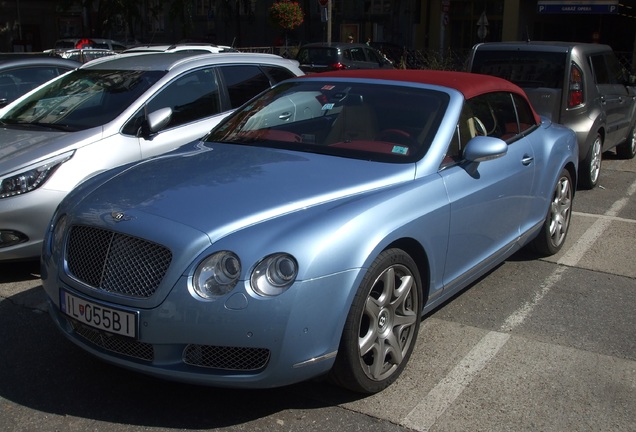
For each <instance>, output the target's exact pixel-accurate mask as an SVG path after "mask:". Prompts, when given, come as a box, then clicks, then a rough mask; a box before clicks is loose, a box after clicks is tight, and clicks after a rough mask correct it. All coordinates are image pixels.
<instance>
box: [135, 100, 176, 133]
mask: <svg viewBox="0 0 636 432" xmlns="http://www.w3.org/2000/svg"><path fill="white" fill-rule="evenodd" d="M171 119H172V108H169V107H167V108H160V109H158V110H157V111H153V112H151V113H150V114H148V117H147V118H146V120H145V121H144V123H143V124H142V126H141V136H142V137H143V138H145V139H149V138H151V137H152V136H153V135H155V134H156V133H157V132H159V131H160V130H161V129H163V128H165V127H166V126H167V125H168V123H170V120H171Z"/></svg>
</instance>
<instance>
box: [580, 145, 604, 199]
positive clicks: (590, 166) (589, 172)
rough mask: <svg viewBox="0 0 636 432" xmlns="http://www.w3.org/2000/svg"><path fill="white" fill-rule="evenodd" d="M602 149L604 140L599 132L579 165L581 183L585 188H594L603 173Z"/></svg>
mask: <svg viewBox="0 0 636 432" xmlns="http://www.w3.org/2000/svg"><path fill="white" fill-rule="evenodd" d="M602 149H603V140H602V139H601V136H600V135H598V134H597V135H596V138H595V139H594V142H593V143H592V145H591V146H590V149H589V150H588V152H587V156H586V157H585V159H584V160H583V161H582V162H581V166H580V167H579V177H580V185H581V187H582V188H583V189H592V188H594V187H596V185H597V184H598V178H599V176H600V175H601V154H602Z"/></svg>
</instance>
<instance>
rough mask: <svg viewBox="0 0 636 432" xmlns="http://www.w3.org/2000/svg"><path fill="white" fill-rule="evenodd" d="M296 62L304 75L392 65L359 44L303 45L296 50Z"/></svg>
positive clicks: (373, 49) (383, 57) (391, 67)
mask: <svg viewBox="0 0 636 432" xmlns="http://www.w3.org/2000/svg"><path fill="white" fill-rule="evenodd" d="M296 60H298V62H299V63H300V68H301V69H302V70H303V72H305V73H310V72H326V71H334V70H344V69H393V64H392V63H391V62H390V61H389V60H388V59H387V58H386V57H385V56H384V55H383V54H382V53H381V52H379V51H378V50H376V49H375V48H373V47H370V46H368V45H366V44H359V43H347V42H331V43H311V44H307V45H303V46H302V47H300V49H299V50H298V54H297V55H296Z"/></svg>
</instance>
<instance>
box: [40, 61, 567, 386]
mask: <svg viewBox="0 0 636 432" xmlns="http://www.w3.org/2000/svg"><path fill="white" fill-rule="evenodd" d="M487 107H490V108H491V109H492V110H488V111H487V112H485V113H484V114H486V115H488V116H490V115H492V116H496V120H497V127H495V128H493V127H492V125H491V124H489V120H491V121H493V120H492V119H487V118H484V119H483V121H482V120H479V119H478V118H477V115H479V114H478V113H480V112H482V109H483V108H487ZM486 135H487V136H486ZM577 163H578V154H577V145H576V137H575V135H574V132H573V131H572V130H570V129H567V128H565V127H562V126H559V125H556V124H552V123H551V122H549V121H547V120H544V121H540V119H539V117H538V115H537V114H536V113H535V112H534V110H533V109H532V107H531V105H530V103H529V102H528V99H527V98H526V96H525V94H524V92H523V91H522V90H521V89H520V88H519V87H517V86H516V85H514V84H511V83H509V82H508V81H505V80H502V79H499V78H496V77H484V76H483V75H473V74H467V73H462V72H441V71H425V70H393V71H370V70H368V71H341V72H327V73H325V74H311V75H308V76H306V77H301V78H294V79H290V80H288V81H286V82H283V83H280V84H278V85H276V86H275V87H274V88H273V89H271V90H269V91H267V92H265V93H263V94H261V95H260V96H258V97H257V98H256V99H253V100H251V101H250V102H249V103H248V104H246V105H243V107H241V108H240V109H238V110H236V111H235V112H234V113H233V114H232V115H231V116H229V117H228V118H226V119H225V120H224V121H223V122H221V123H220V124H219V125H218V126H217V127H215V128H214V129H213V130H212V132H211V133H210V134H209V135H207V136H206V137H205V138H204V139H203V140H201V141H199V142H195V143H192V144H189V145H186V146H183V147H181V148H180V149H178V150H176V151H175V152H172V153H169V154H165V155H162V156H160V157H157V158H153V159H151V160H147V161H144V162H141V163H132V164H129V165H127V166H124V167H120V168H117V169H115V170H111V171H107V172H105V173H103V174H101V175H99V176H96V177H94V178H93V179H91V180H88V181H87V182H85V183H83V184H82V185H81V186H80V187H78V188H77V189H75V190H74V191H73V192H71V194H69V195H68V196H67V198H66V199H64V200H63V202H62V204H61V205H60V207H59V208H58V210H57V211H56V213H55V215H54V216H53V218H52V220H51V224H50V226H49V229H48V231H47V234H46V237H45V238H46V240H45V244H44V248H43V256H42V278H43V285H44V289H45V290H46V293H47V295H48V301H49V306H50V309H49V310H50V312H51V315H52V317H53V319H54V321H55V323H56V324H57V326H58V327H59V328H60V329H61V331H62V332H63V333H64V334H65V335H66V336H67V337H68V338H69V339H70V340H72V341H73V342H74V343H75V344H77V345H78V346H80V347H81V348H82V349H84V350H86V351H88V352H90V353H91V354H94V355H95V356H97V357H99V358H101V359H103V360H106V361H108V362H111V363H113V364H116V365H120V366H123V367H125V368H129V369H133V370H136V371H139V372H143V373H146V374H150V375H154V376H156V377H162V378H167V379H170V380H177V381H183V382H192V383H197V384H207V385H213V386H222V387H225V386H228V387H272V386H281V385H286V384H290V383H294V382H298V381H301V380H306V379H309V378H312V377H318V376H323V375H327V376H328V377H329V379H331V380H332V381H333V382H335V383H336V384H339V385H342V386H344V387H346V388H349V389H351V390H354V391H358V392H363V393H374V392H378V391H381V390H382V389H384V388H385V387H387V386H388V385H390V384H391V383H392V382H393V381H394V380H395V379H396V378H397V377H398V376H399V375H400V373H401V372H402V370H403V369H404V367H405V366H406V364H407V362H408V359H409V356H410V355H411V352H412V350H413V346H414V344H415V340H416V337H417V332H418V328H419V325H420V320H421V317H422V316H423V315H422V314H423V313H424V314H425V313H428V312H430V311H431V310H433V309H434V308H435V307H437V306H439V305H440V304H441V303H442V302H444V301H445V300H447V299H449V298H451V297H452V296H454V295H456V294H457V293H458V292H459V291H461V290H462V289H463V288H465V287H466V286H468V285H469V284H470V283H471V282H473V281H475V280H476V279H477V278H479V277H481V276H483V275H485V274H486V273H487V272H488V271H489V270H491V269H492V268H493V267H495V266H496V265H498V264H499V263H501V262H502V261H503V260H505V259H506V258H507V257H508V256H510V255H511V254H513V253H514V252H515V251H517V250H519V249H520V248H522V247H524V246H526V245H531V246H532V247H533V248H535V250H537V251H539V252H540V253H541V254H553V253H555V252H557V251H558V250H559V249H560V248H561V247H562V245H563V243H564V241H565V238H566V235H567V232H568V227H569V224H570V216H571V210H572V202H573V197H574V189H575V188H574V184H575V182H576V168H577Z"/></svg>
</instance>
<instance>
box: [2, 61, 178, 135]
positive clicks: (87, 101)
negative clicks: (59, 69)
mask: <svg viewBox="0 0 636 432" xmlns="http://www.w3.org/2000/svg"><path fill="white" fill-rule="evenodd" d="M164 74H165V72H163V71H131V70H122V71H113V70H92V69H85V70H81V69H80V70H76V71H73V72H71V73H70V74H68V75H65V76H64V77H63V78H61V79H59V80H57V81H54V82H51V83H50V84H48V85H46V86H45V87H43V88H41V89H40V90H38V91H37V92H35V93H34V94H32V95H31V96H29V97H28V98H27V99H25V100H23V101H22V102H21V103H19V104H18V105H16V106H14V107H13V108H12V109H11V110H10V111H8V112H7V113H6V114H5V115H4V116H3V117H2V118H1V119H0V121H2V123H4V124H5V125H12V124H13V125H37V126H45V127H51V128H55V129H60V130H69V131H76V130H82V129H88V128H92V127H96V126H101V125H104V124H106V123H108V122H110V121H112V120H113V119H114V118H115V117H117V116H118V115H119V114H120V113H121V112H122V111H123V110H124V109H126V108H127V107H128V106H129V105H130V104H131V103H133V102H134V101H135V100H136V99H137V98H138V97H139V96H141V94H143V93H144V92H145V91H146V90H147V89H148V88H150V86H152V85H153V84H154V83H155V82H157V80H159V78H161V77H162V76H163V75H164Z"/></svg>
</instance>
